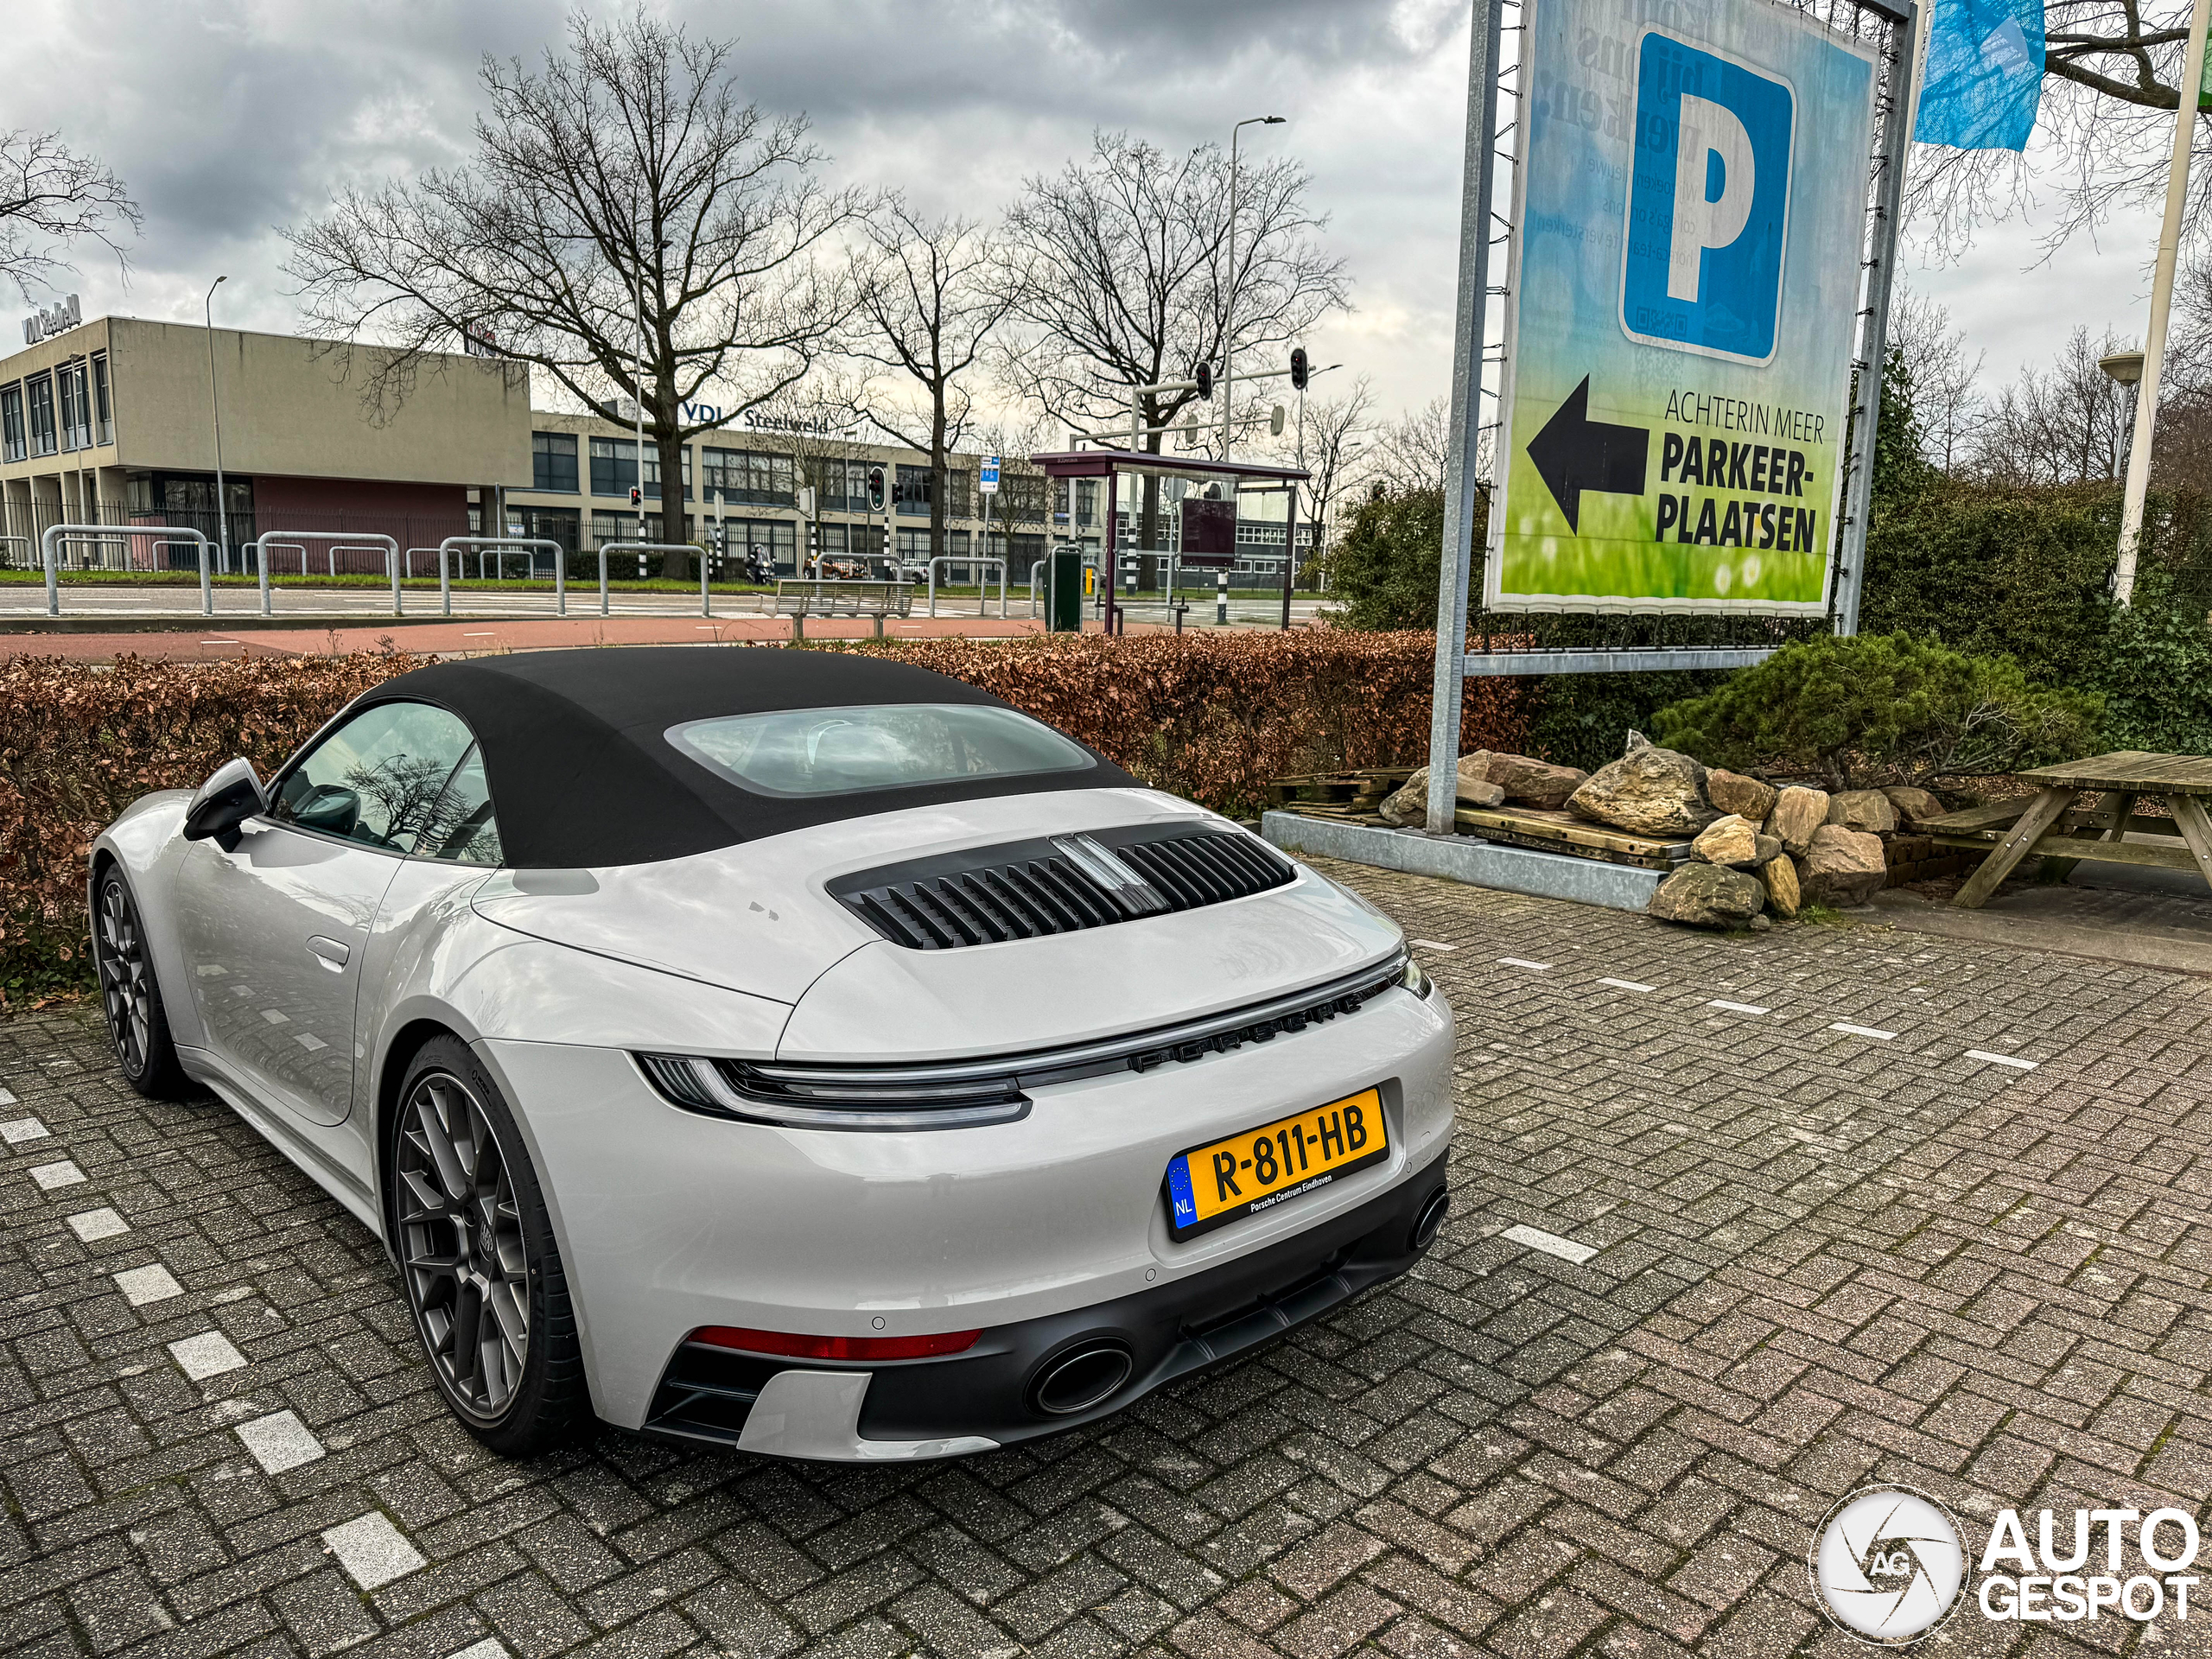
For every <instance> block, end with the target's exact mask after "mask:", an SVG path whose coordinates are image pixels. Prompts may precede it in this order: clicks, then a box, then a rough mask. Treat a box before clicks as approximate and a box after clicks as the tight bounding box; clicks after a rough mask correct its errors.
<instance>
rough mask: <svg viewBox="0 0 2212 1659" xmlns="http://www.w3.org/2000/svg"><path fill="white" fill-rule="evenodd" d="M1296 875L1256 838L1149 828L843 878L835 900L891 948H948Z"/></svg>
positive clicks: (1157, 910) (981, 850) (1064, 927)
mask: <svg viewBox="0 0 2212 1659" xmlns="http://www.w3.org/2000/svg"><path fill="white" fill-rule="evenodd" d="M1294 874H1295V873H1294V870H1293V868H1292V867H1291V865H1290V863H1289V862H1288V861H1287V860H1286V859H1284V858H1283V857H1282V856H1281V855H1279V854H1277V853H1276V852H1274V850H1273V849H1271V848H1269V847H1268V846H1267V845H1266V844H1265V843H1263V842H1260V841H1258V840H1255V838H1254V837H1252V836H1247V835H1243V834H1240V833H1238V832H1236V831H1235V830H1223V829H1191V828H1190V827H1188V826H1187V825H1186V824H1151V825H1146V826H1143V827H1141V828H1132V829H1099V830H1093V831H1090V833H1088V834H1084V835H1072V836H1050V837H1039V838H1038V839H1035V840H1031V841H1020V842H1003V843H1001V844H1000V845H998V846H995V847H978V848H975V849H970V850H969V851H967V852H961V853H947V854H943V855H939V856H937V857H934V858H921V859H914V860H912V861H908V862H906V863H903V864H893V865H887V866H884V867H882V868H878V869H873V870H861V871H858V872H856V873H855V874H851V875H845V876H840V877H838V878H837V879H836V880H834V881H832V882H830V883H829V892H830V894H831V896H832V897H834V898H835V899H837V901H838V902H839V903H841V904H842V905H843V906H845V908H846V909H848V910H849V911H851V912H853V913H854V914H855V916H858V917H859V918H861V920H862V921H864V922H866V923H868V925H869V926H870V927H873V928H874V930H875V931H877V932H879V933H880V934H882V935H883V937H884V938H887V939H889V940H890V941H891V942H892V943H893V944H903V945H905V946H906V947H908V948H909V949H911V950H957V949H959V948H961V947H962V946H964V945H971V944H999V943H1002V942H1004V941H1006V940H1009V939H1033V938H1040V937H1042V936H1043V935H1045V934H1048V933H1074V932H1080V931H1083V930H1084V929H1086V928H1093V927H1109V926H1111V925H1114V924H1115V923H1116V922H1128V921H1135V920H1138V919H1140V918H1143V917H1147V916H1160V915H1166V914H1167V913H1169V912H1173V911H1179V910H1196V909H1198V907H1199V906H1205V905H1216V904H1221V903H1224V902H1225V901H1226V900H1229V899H1245V898H1249V897H1250V896H1251V895H1252V894H1254V893H1264V892H1266V891H1267V890H1268V888H1270V887H1284V886H1287V884H1288V883H1289V882H1290V880H1292V878H1293V876H1294Z"/></svg>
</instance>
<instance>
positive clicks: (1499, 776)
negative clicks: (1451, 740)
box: [1376, 749, 1590, 829]
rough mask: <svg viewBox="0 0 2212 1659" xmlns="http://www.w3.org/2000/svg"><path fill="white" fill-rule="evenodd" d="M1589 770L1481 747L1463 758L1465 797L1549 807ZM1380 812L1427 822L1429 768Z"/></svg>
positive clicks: (1402, 820)
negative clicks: (1499, 752)
mask: <svg viewBox="0 0 2212 1659" xmlns="http://www.w3.org/2000/svg"><path fill="white" fill-rule="evenodd" d="M1589 775H1590V774H1589V773H1588V772H1583V771H1580V770H1579V769H1577V768H1576V767H1573V766H1554V765H1552V764H1551V762H1549V761H1548V760H1531V759H1529V756H1527V755H1525V754H1493V753H1491V752H1490V751H1489V750H1488V749H1477V750H1476V751H1475V752H1474V753H1472V754H1463V755H1461V756H1460V757H1459V799H1460V801H1461V802H1463V803H1464V804H1466V805H1468V806H1485V807H1487V806H1503V804H1505V803H1506V802H1508V801H1516V802H1518V803H1520V804H1522V805H1523V806H1535V807H1542V808H1544V809H1546V810H1553V809H1556V808H1557V807H1560V806H1561V805H1563V804H1565V803H1566V801H1567V797H1568V796H1570V795H1572V794H1573V792H1574V791H1575V790H1576V788H1577V787H1578V786H1579V785H1580V784H1581V783H1582V781H1583V779H1586V778H1587V777H1589ZM1376 813H1377V814H1378V815H1379V816H1380V817H1382V820H1383V823H1387V824H1390V825H1393V826H1395V828H1398V829H1405V828H1407V827H1408V826H1411V825H1419V824H1423V823H1427V822H1428V768H1427V766H1423V767H1422V768H1421V770H1420V771H1419V772H1415V773H1414V775H1413V776H1412V777H1410V778H1408V779H1406V781H1405V784H1404V785H1403V786H1402V787H1401V788H1400V789H1399V790H1398V791H1397V792H1396V793H1395V794H1394V795H1392V796H1391V797H1390V798H1389V800H1387V801H1385V802H1383V804H1382V805H1381V806H1379V807H1377V808H1376Z"/></svg>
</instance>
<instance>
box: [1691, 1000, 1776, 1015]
mask: <svg viewBox="0 0 2212 1659" xmlns="http://www.w3.org/2000/svg"><path fill="white" fill-rule="evenodd" d="M1705 1006H1706V1007H1708V1008H1726V1009H1727V1010H1728V1012H1729V1013H1731V1014H1772V1013H1773V1012H1774V1010H1773V1009H1772V1008H1763V1007H1759V1005H1758V1003H1756V1002H1730V1001H1726V1000H1725V999H1723V998H1721V997H1717V996H1716V997H1714V998H1713V1001H1710V1002H1708V1003H1707V1004H1706V1005H1705Z"/></svg>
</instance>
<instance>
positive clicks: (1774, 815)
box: [1378, 741, 1948, 928]
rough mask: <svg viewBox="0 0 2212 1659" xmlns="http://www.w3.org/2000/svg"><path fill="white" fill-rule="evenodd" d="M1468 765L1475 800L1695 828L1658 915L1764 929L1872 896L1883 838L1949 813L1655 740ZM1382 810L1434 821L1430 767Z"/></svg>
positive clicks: (1464, 772) (1883, 869) (1662, 893)
mask: <svg viewBox="0 0 2212 1659" xmlns="http://www.w3.org/2000/svg"><path fill="white" fill-rule="evenodd" d="M1458 794H1459V800H1460V802H1461V803H1463V804H1466V805H1469V806H1478V807H1494V806H1498V805H1501V804H1503V803H1505V802H1507V801H1514V802H1516V803H1520V804H1525V805H1529V806H1536V807H1543V808H1547V809H1552V808H1557V807H1560V806H1562V805H1564V806H1565V807H1566V808H1567V810H1569V811H1571V812H1573V813H1575V814H1576V815H1577V816H1579V817H1586V818H1589V819H1592V820H1593V821H1594V822H1596V823H1603V824H1608V825H1611V827H1612V828H1614V829H1625V830H1627V831H1628V832H1629V833H1630V834H1631V835H1637V836H1650V837H1652V838H1654V839H1656V840H1663V841H1680V840H1681V839H1682V838H1683V837H1685V836H1688V837H1691V838H1692V839H1691V841H1690V859H1689V861H1688V862H1687V863H1685V864H1683V865H1682V866H1681V867H1680V868H1677V869H1675V871H1673V872H1672V873H1670V874H1669V875H1668V877H1667V879H1666V880H1663V881H1662V882H1661V883H1660V884H1659V887H1658V890H1657V891H1656V893H1653V894H1652V896H1651V903H1650V906H1649V913H1650V914H1652V915H1654V916H1657V917H1661V918H1664V919H1665V920H1668V921H1676V922H1686V923H1689V924H1691V925H1694V926H1700V927H1720V928H1739V927H1750V928H1761V927H1765V926H1767V925H1769V922H1768V918H1769V916H1779V917H1782V918H1783V919H1785V920H1787V919H1789V918H1792V917H1795V916H1796V915H1797V914H1798V912H1800V911H1802V909H1803V908H1804V907H1805V906H1808V905H1828V906H1838V907H1840V906H1850V905H1863V904H1865V903H1866V901H1867V900H1868V899H1871V898H1872V896H1873V894H1874V893H1875V892H1876V891H1877V890H1878V889H1879V888H1880V887H1881V886H1882V885H1883V883H1884V881H1885V880H1887V879H1888V874H1889V860H1888V857H1887V855H1886V851H1885V846H1884V837H1885V836H1894V835H1895V834H1896V833H1897V829H1898V826H1899V824H1900V823H1901V822H1903V823H1913V824H1919V823H1927V822H1928V821H1929V820H1930V819H1933V818H1936V817H1942V815H1943V813H1944V812H1945V811H1946V810H1948V809H1947V808H1946V807H1945V806H1944V805H1943V804H1942V802H1941V801H1939V800H1937V799H1936V797H1935V796H1933V795H1931V794H1929V792H1928V791H1926V790H1924V789H1909V788H1904V787H1901V786H1900V787H1894V788H1890V789H1853V790H1846V791H1841V792H1840V793H1838V794H1834V795H1831V794H1829V793H1828V791H1826V790H1821V789H1808V788H1805V787H1803V786H1802V785H1795V784H1793V785H1788V786H1786V787H1783V788H1777V787H1776V786H1775V785H1772V784H1768V783H1763V782H1761V781H1760V780H1759V779H1757V778H1747V777H1745V776H1744V775H1743V774H1742V773H1740V772H1724V771H1720V770H1719V769H1717V768H1713V769H1708V768H1707V767H1706V766H1703V765H1701V764H1700V763H1699V762H1698V761H1697V760H1694V759H1693V758H1691V757H1690V756H1689V755H1687V754H1683V753H1679V752H1677V751H1675V750H1673V749H1663V748H1661V747H1658V746H1657V745H1656V744H1654V743H1650V742H1648V741H1646V742H1642V743H1635V744H1632V746H1631V747H1630V750H1629V752H1628V753H1626V754H1624V755H1623V756H1622V757H1621V758H1620V759H1619V760H1615V761H1613V762H1612V763H1611V765H1609V766H1601V767H1599V769H1598V770H1597V771H1596V772H1580V771H1577V770H1576V769H1575V768H1574V767H1573V766H1553V765H1551V764H1550V763H1549V762H1548V761H1542V760H1531V759H1530V758H1529V757H1528V756H1527V755H1521V754H1495V753H1491V752H1490V751H1488V750H1478V751H1477V752H1476V753H1472V754H1469V755H1463V756H1462V757H1461V758H1460V760H1459V791H1458ZM1378 810H1379V812H1380V814H1381V816H1382V818H1383V822H1384V823H1389V824H1393V825H1395V826H1398V827H1400V828H1405V827H1408V826H1418V825H1420V824H1421V823H1425V822H1426V821H1427V817H1428V768H1427V767H1426V766H1423V767H1422V768H1421V770H1420V771H1418V772H1415V773H1414V775H1413V776H1412V777H1411V778H1410V779H1407V781H1406V783H1405V785H1403V787H1402V788H1400V789H1399V790H1398V791H1397V792H1396V793H1395V794H1393V795H1392V796H1391V797H1390V798H1389V799H1388V800H1386V801H1384V802H1383V804H1382V806H1381V807H1380V808H1379V809H1378Z"/></svg>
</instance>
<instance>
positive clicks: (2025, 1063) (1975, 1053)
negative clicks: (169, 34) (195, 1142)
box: [32, 1048, 2042, 1174]
mask: <svg viewBox="0 0 2212 1659" xmlns="http://www.w3.org/2000/svg"><path fill="white" fill-rule="evenodd" d="M1967 1058H1968V1059H1970V1060H1986V1061H1988V1062H1989V1063H1990V1065H2009V1066H2011V1067H2012V1068H2013V1069H2014V1070H2015V1071H2034V1070H2035V1069H2036V1067H2037V1066H2038V1065H2041V1064H2042V1062H2041V1061H2040V1060H2024V1059H2021V1058H2019V1057H2018V1055H2014V1054H1992V1053H1991V1052H1989V1051H1988V1050H1987V1049H1986V1048H1970V1049H1968V1050H1967ZM32 1173H34V1174H35V1173H37V1172H36V1171H35V1170H34V1171H33V1172H32Z"/></svg>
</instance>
